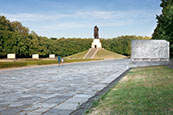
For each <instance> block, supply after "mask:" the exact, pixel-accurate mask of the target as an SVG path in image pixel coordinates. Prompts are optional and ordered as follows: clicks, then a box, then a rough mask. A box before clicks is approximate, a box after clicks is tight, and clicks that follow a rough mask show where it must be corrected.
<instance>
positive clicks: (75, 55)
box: [67, 50, 88, 58]
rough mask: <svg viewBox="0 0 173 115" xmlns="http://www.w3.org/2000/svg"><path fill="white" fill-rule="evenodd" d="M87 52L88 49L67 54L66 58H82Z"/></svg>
mask: <svg viewBox="0 0 173 115" xmlns="http://www.w3.org/2000/svg"><path fill="white" fill-rule="evenodd" d="M87 52H88V50H86V51H83V52H80V53H77V54H74V55H71V56H68V57H67V58H83V57H84V56H85V54H86V53H87Z"/></svg>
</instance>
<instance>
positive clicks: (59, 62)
mask: <svg viewBox="0 0 173 115" xmlns="http://www.w3.org/2000/svg"><path fill="white" fill-rule="evenodd" d="M58 64H59V66H60V64H61V57H60V56H58Z"/></svg>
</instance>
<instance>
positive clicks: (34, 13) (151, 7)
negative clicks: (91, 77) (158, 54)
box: [0, 0, 161, 38]
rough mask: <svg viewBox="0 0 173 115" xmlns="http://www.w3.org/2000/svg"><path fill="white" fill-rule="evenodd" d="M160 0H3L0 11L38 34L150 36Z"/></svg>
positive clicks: (60, 35) (58, 35)
mask: <svg viewBox="0 0 173 115" xmlns="http://www.w3.org/2000/svg"><path fill="white" fill-rule="evenodd" d="M160 11H161V8H160V0H0V15H4V16H6V17H7V19H9V20H11V21H16V20H17V21H20V22H21V23H22V24H23V25H24V26H26V27H28V28H29V29H30V30H33V31H35V32H36V33H37V34H38V35H41V36H47V37H57V38H60V37H82V38H92V37H93V27H94V26H95V25H98V27H99V29H100V31H99V34H100V37H102V38H112V37H117V36H121V35H141V36H151V34H152V33H153V31H154V28H155V27H156V22H157V20H156V18H155V17H156V15H158V14H160Z"/></svg>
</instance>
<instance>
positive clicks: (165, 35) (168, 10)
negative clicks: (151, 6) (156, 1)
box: [152, 0, 173, 57]
mask: <svg viewBox="0 0 173 115" xmlns="http://www.w3.org/2000/svg"><path fill="white" fill-rule="evenodd" d="M160 7H162V11H161V14H160V15H159V16H158V15H157V16H156V19H157V27H156V28H155V30H154V33H153V35H152V39H160V40H162V39H163V40H167V41H169V42H170V54H171V57H173V0H161V4H160Z"/></svg>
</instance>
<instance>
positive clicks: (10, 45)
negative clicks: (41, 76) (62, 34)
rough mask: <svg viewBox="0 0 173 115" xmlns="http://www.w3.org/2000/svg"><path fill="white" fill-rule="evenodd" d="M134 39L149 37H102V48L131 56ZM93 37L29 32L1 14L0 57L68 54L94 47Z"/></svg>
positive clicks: (18, 23)
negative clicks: (50, 35) (48, 35)
mask: <svg viewBox="0 0 173 115" xmlns="http://www.w3.org/2000/svg"><path fill="white" fill-rule="evenodd" d="M131 39H150V38H149V37H142V36H120V37H117V38H112V39H101V42H102V44H103V47H104V48H105V49H108V50H110V51H113V52H117V53H120V54H123V55H127V56H129V55H130V49H131V48H130V43H131V42H130V41H131ZM91 42H92V38H85V39H84V38H59V39H57V38H50V39H49V38H47V37H42V36H38V35H37V34H36V33H35V32H33V31H31V32H30V31H29V29H28V28H26V27H24V26H22V24H21V23H20V22H17V21H14V22H10V21H9V20H8V19H6V17H4V16H0V58H4V57H6V55H7V54H9V53H15V54H16V56H17V57H18V58H24V57H25V58H27V57H31V56H32V54H35V53H36V54H39V55H40V56H41V57H47V56H48V55H49V54H56V55H59V56H63V57H64V56H69V55H72V54H75V53H78V52H82V51H84V50H87V49H88V48H90V47H91Z"/></svg>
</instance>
